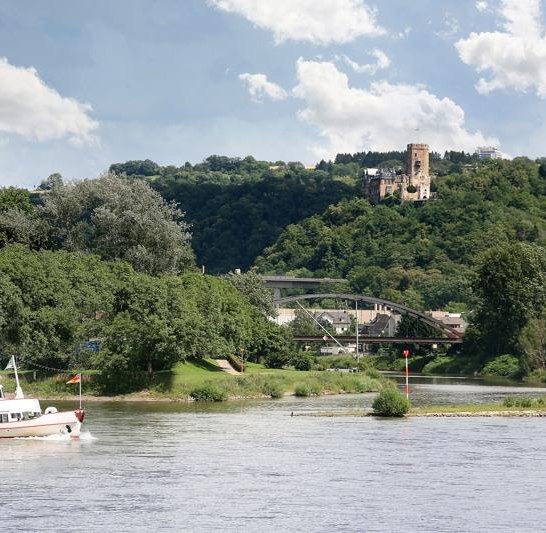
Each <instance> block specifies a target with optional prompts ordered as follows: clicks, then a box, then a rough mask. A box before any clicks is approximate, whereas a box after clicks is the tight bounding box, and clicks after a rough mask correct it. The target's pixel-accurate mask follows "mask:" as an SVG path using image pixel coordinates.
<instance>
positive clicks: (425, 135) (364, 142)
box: [293, 59, 499, 157]
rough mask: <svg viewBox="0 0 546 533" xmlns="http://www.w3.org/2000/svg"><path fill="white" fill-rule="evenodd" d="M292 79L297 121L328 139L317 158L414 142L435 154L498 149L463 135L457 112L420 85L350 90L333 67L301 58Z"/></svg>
mask: <svg viewBox="0 0 546 533" xmlns="http://www.w3.org/2000/svg"><path fill="white" fill-rule="evenodd" d="M297 77H298V85H297V86H296V87H295V88H294V90H293V94H294V96H295V97H296V98H300V99H301V100H303V101H304V102H305V108H304V109H302V110H300V111H299V112H298V116H299V118H300V119H301V120H303V121H305V122H308V123H310V124H313V125H315V126H317V127H318V128H319V130H320V133H321V135H322V136H323V137H325V138H326V139H327V144H326V145H325V146H320V147H316V148H315V153H317V155H318V156H321V157H324V156H330V157H331V156H332V155H333V154H335V153H336V152H355V151H361V150H368V149H370V150H392V149H394V148H399V147H404V146H405V145H406V144H407V143H408V142H412V141H415V140H416V137H418V139H417V140H419V139H420V140H422V141H423V142H428V143H429V144H430V145H431V146H432V148H433V149H434V150H439V151H443V150H446V149H453V150H467V151H473V150H474V149H475V148H476V146H478V145H483V144H494V145H498V144H499V142H498V140H497V139H494V138H487V137H485V136H484V135H482V134H481V133H480V132H479V131H478V132H470V131H468V130H467V129H466V127H465V115H464V111H463V109H462V108H461V107H459V106H458V105H457V104H456V103H455V102H453V101H452V100H450V99H449V98H442V99H440V98H438V97H437V96H435V95H434V94H431V93H430V92H428V91H427V90H426V89H425V88H424V87H422V86H415V85H402V84H400V85H392V84H390V83H388V82H386V81H382V82H375V83H372V84H370V86H369V88H368V89H357V88H353V87H350V86H349V81H348V78H347V76H346V75H345V74H344V73H342V72H340V71H339V70H338V69H337V68H336V66H335V65H334V64H333V63H329V62H317V61H305V60H303V59H299V60H298V63H297ZM417 129H419V134H417V133H416V130H417Z"/></svg>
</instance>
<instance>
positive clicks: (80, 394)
mask: <svg viewBox="0 0 546 533" xmlns="http://www.w3.org/2000/svg"><path fill="white" fill-rule="evenodd" d="M81 408H82V373H81V372H80V411H81Z"/></svg>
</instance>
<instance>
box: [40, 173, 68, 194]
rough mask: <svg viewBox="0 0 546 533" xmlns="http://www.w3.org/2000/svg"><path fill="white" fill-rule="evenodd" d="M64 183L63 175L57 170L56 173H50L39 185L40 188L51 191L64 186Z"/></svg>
mask: <svg viewBox="0 0 546 533" xmlns="http://www.w3.org/2000/svg"><path fill="white" fill-rule="evenodd" d="M63 185H64V182H63V177H62V176H61V174H59V173H58V172H55V173H54V174H50V175H49V176H48V177H47V178H46V179H45V180H42V182H41V183H40V185H38V189H41V190H42V191H51V190H53V189H57V188H59V187H62V186H63Z"/></svg>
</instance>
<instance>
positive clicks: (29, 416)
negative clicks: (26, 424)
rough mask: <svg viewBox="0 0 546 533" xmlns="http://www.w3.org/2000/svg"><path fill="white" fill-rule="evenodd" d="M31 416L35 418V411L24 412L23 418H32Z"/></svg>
mask: <svg viewBox="0 0 546 533" xmlns="http://www.w3.org/2000/svg"><path fill="white" fill-rule="evenodd" d="M31 418H34V412H32V411H25V412H24V413H23V420H30V419H31Z"/></svg>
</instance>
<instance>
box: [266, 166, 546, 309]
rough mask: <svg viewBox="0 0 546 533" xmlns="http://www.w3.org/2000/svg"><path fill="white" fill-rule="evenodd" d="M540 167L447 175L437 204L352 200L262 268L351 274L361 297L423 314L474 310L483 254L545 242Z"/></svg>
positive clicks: (308, 223)
mask: <svg viewBox="0 0 546 533" xmlns="http://www.w3.org/2000/svg"><path fill="white" fill-rule="evenodd" d="M540 168H542V167H539V165H538V164H537V163H535V162H532V161H529V160H528V159H525V158H518V159H515V160H514V161H490V162H487V163H483V164H481V165H480V166H479V167H477V168H475V169H470V170H468V171H466V172H464V173H460V174H453V175H449V176H446V177H442V178H437V179H436V189H437V195H438V196H437V199H436V200H434V201H430V202H427V203H425V204H424V205H414V204H411V203H402V204H400V203H399V202H397V201H396V200H395V199H394V198H391V199H386V200H385V201H383V203H382V204H381V205H378V206H372V205H370V204H369V203H368V202H367V201H366V200H364V199H362V198H353V199H350V200H343V201H341V202H339V203H337V204H335V205H331V206H329V207H328V208H327V209H326V210H325V212H324V213H322V214H320V215H314V216H312V217H309V218H307V219H306V220H304V221H302V222H301V223H299V224H295V225H291V226H289V227H288V228H287V229H286V230H285V231H284V232H283V233H282V235H281V236H280V237H279V239H278V240H277V242H276V243H275V244H274V245H273V246H271V247H269V248H267V249H266V250H265V251H264V253H263V255H262V256H261V257H260V258H258V260H257V262H256V264H257V266H258V268H259V270H260V271H262V272H264V273H271V274H273V273H291V274H293V275H303V276H311V275H319V276H332V277H346V278H347V279H348V280H349V281H350V283H351V285H352V288H353V289H354V290H355V291H357V292H362V293H365V294H370V295H373V296H380V297H384V298H387V299H390V300H394V301H397V302H400V303H405V304H407V305H410V306H412V307H414V308H416V309H423V310H425V309H438V308H450V307H451V308H457V309H464V308H465V307H466V306H468V305H471V304H472V303H473V301H474V300H473V298H474V295H473V291H472V289H471V283H472V280H473V276H474V272H475V267H476V261H477V260H478V258H479V256H480V253H482V252H483V251H485V250H487V249H488V248H490V247H492V246H494V245H497V244H501V243H509V242H517V241H526V242H533V243H537V244H541V245H542V244H544V237H545V236H546V233H545V232H546V196H545V192H546V178H545V177H543V176H542V175H541V174H540Z"/></svg>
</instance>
